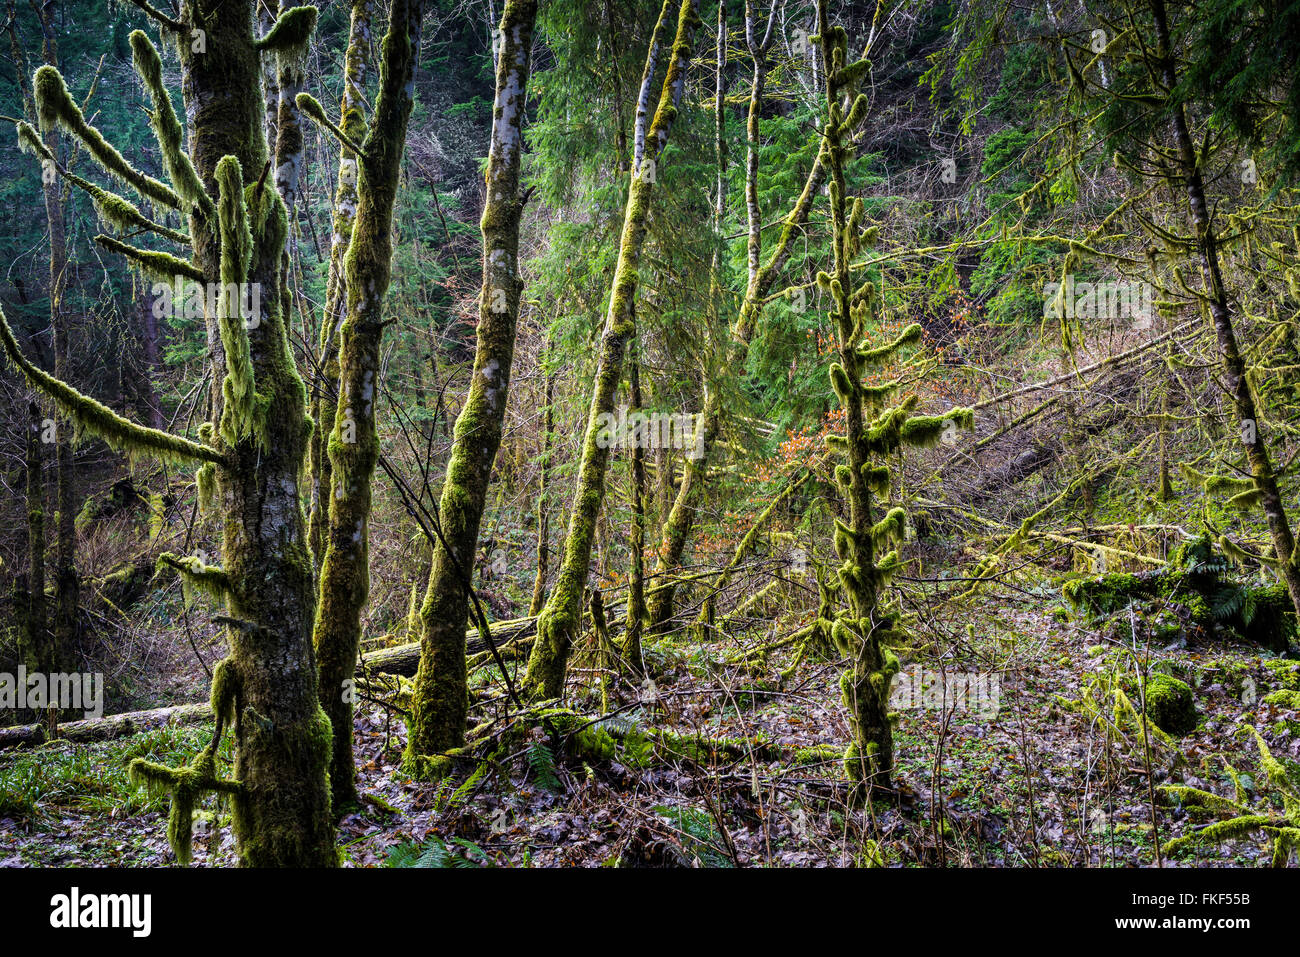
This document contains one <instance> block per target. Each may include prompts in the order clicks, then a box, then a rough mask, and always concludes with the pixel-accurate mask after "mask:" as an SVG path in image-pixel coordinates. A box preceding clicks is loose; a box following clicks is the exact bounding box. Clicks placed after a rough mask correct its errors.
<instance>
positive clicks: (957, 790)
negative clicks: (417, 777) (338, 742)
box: [0, 595, 1300, 867]
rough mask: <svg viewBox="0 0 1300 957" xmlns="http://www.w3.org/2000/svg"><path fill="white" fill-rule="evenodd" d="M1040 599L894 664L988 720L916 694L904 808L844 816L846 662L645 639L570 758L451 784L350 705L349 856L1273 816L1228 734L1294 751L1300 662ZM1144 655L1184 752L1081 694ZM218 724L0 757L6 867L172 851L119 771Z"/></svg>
mask: <svg viewBox="0 0 1300 957" xmlns="http://www.w3.org/2000/svg"><path fill="white" fill-rule="evenodd" d="M1050 601H1051V596H1050V595H1048V596H1047V597H1045V598H1043V599H1041V600H1040V599H1037V598H1035V599H1025V598H1019V599H1001V598H999V599H990V601H989V603H988V604H987V605H984V606H981V607H982V608H983V609H984V610H986V611H987V612H990V613H993V614H989V615H988V617H987V618H984V619H983V620H982V621H981V622H980V623H979V624H978V625H977V626H972V627H969V628H967V627H966V626H965V625H964V624H961V625H960V627H958V625H959V623H958V622H957V621H956V620H955V619H953V620H949V621H947V622H946V627H945V628H944V631H946V632H947V635H948V637H947V638H945V639H944V642H945V647H943V648H939V647H938V646H937V645H931V646H929V647H927V648H923V649H918V650H917V652H915V653H914V654H912V655H907V656H905V657H904V663H905V668H907V667H908V665H909V664H911V663H915V665H916V666H922V667H924V668H925V669H926V670H927V671H929V672H931V673H933V672H934V671H937V670H939V667H940V666H939V662H940V661H941V660H942V661H943V668H944V669H945V671H947V672H949V673H952V674H959V673H970V674H978V675H981V676H982V678H981V683H980V684H979V685H978V688H979V689H980V690H982V691H983V693H984V694H983V697H982V698H981V699H980V701H979V702H978V703H982V704H985V705H987V704H989V702H990V700H991V701H992V703H993V707H989V708H985V709H975V708H973V707H970V706H973V705H974V704H976V703H977V702H976V697H977V696H976V695H974V694H972V695H971V696H969V699H968V701H967V702H966V703H967V705H968V707H967V709H966V710H962V709H961V708H960V707H958V706H957V703H956V702H953V701H950V702H949V707H947V708H944V707H942V706H940V703H939V702H937V701H934V700H930V701H927V700H925V697H924V696H922V695H918V696H917V698H916V700H915V701H914V702H913V704H914V705H920V706H919V707H917V706H913V707H903V708H901V709H900V717H899V723H898V727H897V730H896V732H895V750H896V760H897V770H896V775H895V779H896V783H897V785H898V788H897V794H896V795H894V796H892V797H890V798H889V799H882V800H878V801H876V802H874V803H873V804H872V805H871V806H870V807H867V808H864V809H850V808H849V806H848V804H847V801H846V798H847V789H846V785H845V782H844V775H843V771H842V769H841V767H840V762H839V760H838V758H837V757H836V752H838V751H839V749H841V748H842V747H843V745H844V743H845V742H846V741H847V740H848V735H849V729H848V725H847V721H846V716H845V712H844V709H843V707H842V706H841V704H840V702H839V692H838V679H839V669H838V665H837V663H836V662H833V661H826V660H820V661H818V660H809V661H805V662H804V663H803V664H802V665H800V667H799V668H798V669H797V670H796V671H795V672H794V673H793V677H792V678H791V679H790V680H788V681H785V682H784V683H781V682H780V681H779V680H778V675H779V672H780V670H781V669H782V668H783V667H785V666H786V665H787V664H788V655H789V653H790V651H789V649H788V648H787V649H785V650H783V651H782V652H778V653H776V654H774V655H773V656H772V658H771V660H769V661H767V662H765V663H763V664H761V665H759V666H757V667H755V666H752V665H736V664H729V663H727V661H726V658H727V657H728V656H729V655H730V656H733V657H734V655H735V646H734V645H731V646H729V647H728V648H723V647H722V646H721V645H716V644H709V645H699V644H693V643H689V642H685V641H672V640H664V641H661V642H659V643H657V644H650V645H648V646H647V660H648V661H649V662H650V664H651V666H652V671H653V673H654V674H655V681H654V683H653V685H651V684H649V683H646V684H643V685H642V686H641V687H640V688H632V689H628V690H626V691H625V692H624V693H623V694H624V696H623V697H621V698H620V697H618V694H619V692H618V691H617V690H615V691H614V692H613V697H612V698H611V700H610V703H609V705H608V710H607V711H606V712H602V711H601V708H600V700H599V693H598V691H594V690H590V689H589V690H588V691H586V692H585V703H586V704H587V705H588V707H585V708H584V707H583V704H584V694H579V695H577V696H575V702H576V707H577V708H578V710H580V711H582V712H583V713H584V714H590V715H591V717H592V718H593V719H594V718H597V717H599V716H600V715H601V714H602V713H606V714H607V713H609V712H610V711H614V712H617V717H613V718H607V719H606V720H605V721H604V722H603V723H602V724H600V725H599V727H602V728H610V729H612V730H616V731H618V732H620V735H619V741H618V742H616V744H615V746H614V747H613V750H612V753H611V752H609V751H607V752H605V753H603V754H600V755H599V756H597V755H594V754H592V753H590V752H589V753H588V754H587V756H586V757H583V756H582V755H581V754H576V755H575V754H573V753H571V751H572V749H570V748H567V747H566V744H565V740H560V739H558V738H557V737H555V736H551V735H548V734H547V732H546V731H545V730H544V729H543V728H542V727H541V726H537V727H534V728H531V729H529V730H526V731H525V733H524V734H523V736H522V737H519V736H516V737H515V738H514V739H513V740H512V742H511V744H510V745H509V747H502V748H501V750H500V751H499V752H497V753H496V754H494V755H493V756H492V757H491V758H490V759H487V760H484V761H481V762H478V763H477V764H476V763H474V762H470V763H469V764H468V765H467V766H466V767H465V768H463V769H462V770H461V771H460V772H459V773H458V774H456V775H454V776H452V777H450V778H448V779H446V780H444V781H443V782H441V783H437V784H427V783H418V782H413V781H411V780H409V779H407V778H406V777H405V776H404V775H403V774H402V773H401V771H400V768H399V764H400V759H401V752H402V747H403V745H404V743H405V730H404V727H403V725H402V722H401V720H400V718H399V717H398V716H396V715H392V714H391V713H390V712H389V711H387V710H385V709H383V708H380V707H366V708H361V709H359V711H358V715H357V720H356V749H357V758H358V766H359V775H360V780H359V787H360V790H361V793H362V795H363V799H362V807H361V809H360V810H359V811H356V812H354V813H350V814H348V815H346V816H345V817H344V818H343V819H342V820H341V822H340V825H339V843H340V846H341V848H342V853H343V859H344V862H345V863H346V864H347V865H350V866H359V867H367V866H384V865H390V866H411V865H416V864H419V865H423V866H448V865H451V866H574V865H577V866H608V865H613V864H620V865H622V866H698V865H704V866H719V867H726V866H767V865H770V866H844V865H855V864H856V865H869V864H875V865H881V864H883V865H887V866H918V865H921V866H1076V867H1078V866H1092V867H1096V866H1152V865H1155V864H1156V863H1157V844H1158V843H1163V842H1164V841H1167V840H1169V839H1170V838H1171V837H1175V836H1178V835H1180V834H1184V833H1188V832H1189V829H1191V828H1194V827H1200V826H1201V824H1202V823H1203V819H1201V820H1198V819H1197V817H1196V816H1195V814H1194V813H1192V814H1189V813H1188V812H1187V811H1186V810H1184V809H1182V808H1180V807H1177V806H1176V805H1174V804H1171V802H1170V801H1169V800H1167V799H1165V798H1164V797H1163V796H1162V795H1161V793H1160V792H1159V791H1158V786H1159V785H1162V784H1182V785H1187V786H1190V787H1197V788H1202V789H1206V790H1210V791H1213V792H1216V793H1219V794H1224V795H1227V796H1228V797H1232V781H1231V778H1230V777H1229V775H1228V773H1227V770H1226V769H1227V766H1229V765H1230V766H1231V767H1232V768H1233V769H1235V772H1236V773H1237V775H1238V784H1239V785H1240V786H1241V787H1242V788H1243V789H1244V790H1243V791H1242V792H1241V793H1240V796H1241V798H1242V800H1243V801H1244V802H1245V803H1247V804H1249V805H1250V806H1252V807H1260V806H1263V805H1266V804H1267V803H1268V801H1269V797H1268V795H1267V794H1266V793H1265V794H1261V793H1259V792H1261V791H1266V789H1265V788H1264V787H1263V783H1264V775H1263V774H1258V773H1257V772H1256V771H1255V769H1256V768H1257V766H1258V765H1259V757H1258V752H1257V749H1256V746H1255V744H1254V741H1253V739H1252V738H1251V737H1250V736H1249V735H1248V734H1243V733H1241V731H1240V728H1241V726H1243V725H1249V726H1252V727H1254V728H1256V729H1258V730H1259V731H1260V733H1261V734H1262V735H1263V738H1264V740H1265V741H1267V743H1268V745H1269V747H1270V748H1271V750H1272V752H1273V754H1274V755H1275V756H1277V757H1279V758H1286V759H1290V760H1297V759H1300V713H1297V712H1296V711H1294V710H1287V709H1286V708H1284V707H1281V706H1274V705H1270V704H1267V703H1264V701H1263V699H1264V697H1265V696H1266V695H1267V694H1268V693H1269V692H1270V691H1272V690H1275V689H1279V688H1287V687H1289V688H1293V689H1294V688H1297V687H1300V664H1296V663H1295V662H1293V661H1289V660H1287V659H1279V658H1274V657H1272V656H1270V655H1268V654H1267V653H1261V652H1259V651H1258V649H1252V648H1249V647H1243V646H1241V645H1240V644H1236V645H1230V644H1225V643H1219V642H1215V641H1212V640H1208V639H1203V640H1201V641H1198V642H1195V643H1193V645H1192V647H1190V648H1181V647H1180V648H1171V649H1154V648H1153V649H1151V651H1150V652H1149V656H1148V655H1147V654H1143V655H1140V656H1139V655H1127V654H1126V653H1125V652H1124V651H1122V650H1119V648H1118V645H1115V644H1113V643H1112V644H1102V643H1099V642H1101V639H1100V638H1099V637H1098V629H1097V627H1096V626H1094V625H1086V624H1084V623H1081V622H1079V621H1078V620H1076V619H1072V618H1069V617H1068V616H1067V615H1065V614H1064V613H1063V610H1062V609H1060V608H1059V607H1056V608H1053V609H1049V608H1048V607H1047V606H1048V604H1049V603H1050ZM995 602H996V604H995ZM934 620H936V621H942V620H943V619H942V616H939V617H938V618H936V619H934ZM769 640H770V639H769ZM812 657H815V656H812ZM1135 661H1136V662H1139V664H1137V665H1136V667H1149V668H1151V669H1152V671H1157V670H1164V671H1166V672H1172V673H1175V674H1177V675H1179V676H1180V677H1182V678H1183V679H1184V680H1185V681H1187V683H1188V684H1189V685H1191V686H1192V687H1193V688H1194V693H1195V701H1196V706H1197V709H1198V722H1197V725H1196V727H1195V729H1194V730H1193V731H1191V732H1190V733H1188V734H1185V735H1183V736H1181V737H1178V738H1175V739H1173V742H1174V746H1173V747H1169V746H1166V745H1165V744H1163V743H1161V742H1160V741H1159V740H1156V739H1154V738H1152V737H1151V736H1150V735H1149V734H1148V735H1143V734H1141V733H1140V731H1139V730H1138V729H1137V728H1134V727H1132V726H1128V727H1126V726H1125V725H1124V724H1123V722H1122V721H1121V722H1120V723H1119V724H1118V725H1111V724H1110V721H1109V718H1108V717H1106V716H1104V715H1103V714H1098V713H1095V712H1094V713H1089V712H1088V711H1087V709H1086V708H1082V707H1081V706H1080V704H1079V702H1080V699H1081V698H1082V697H1083V692H1084V689H1085V688H1089V687H1091V688H1093V689H1096V688H1097V687H1099V685H1098V682H1099V681H1100V680H1102V679H1103V678H1104V677H1105V676H1106V675H1108V674H1109V675H1114V674H1116V673H1117V672H1118V671H1122V670H1123V669H1124V668H1125V667H1129V666H1134V665H1133V662H1135ZM1141 662H1145V665H1143V664H1141ZM1011 663H1014V665H1013V664H1011ZM913 673H914V672H913ZM576 674H577V676H578V677H579V678H581V675H582V672H581V669H580V668H579V669H577V670H576ZM971 687H972V689H974V688H975V687H976V686H974V685H972V686H971ZM990 692H991V693H992V695H991V697H990ZM1102 710H1103V712H1105V715H1109V714H1110V712H1109V711H1106V709H1102ZM651 726H653V727H654V728H659V729H664V730H668V731H671V732H674V733H676V734H679V735H696V736H699V737H700V738H702V739H706V740H709V741H714V742H716V741H717V740H718V739H726V742H725V744H724V745H719V746H718V747H717V748H712V749H711V748H707V747H706V748H702V749H701V750H700V753H697V754H696V755H695V759H694V760H687V759H685V758H683V757H681V756H680V755H672V754H669V755H667V756H665V754H664V753H663V751H662V750H661V749H656V748H654V747H652V746H650V745H649V744H648V742H647V738H646V737H644V736H643V735H640V734H637V733H636V729H638V728H641V729H644V728H647V727H651ZM1108 727H1111V728H1113V730H1112V735H1111V736H1112V746H1111V748H1110V749H1109V751H1108V749H1107V746H1106V737H1107V731H1106V729H1107V728H1108ZM208 734H210V732H209V731H206V730H204V729H200V728H168V729H164V730H161V731H153V732H148V733H145V734H140V735H136V736H134V737H132V738H126V739H123V740H120V741H116V742H110V743H106V744H97V745H88V746H75V745H71V744H67V743H54V744H51V745H46V746H44V747H42V748H39V749H36V750H17V751H9V752H0V865H7V866H30V865H129V866H162V865H166V864H168V863H170V862H171V861H172V857H171V854H170V851H169V850H168V848H167V844H166V838H165V831H166V814H167V805H166V799H162V800H158V799H151V798H148V797H147V796H146V795H145V794H144V793H143V792H140V791H137V790H135V789H134V788H132V787H131V785H130V784H129V783H128V781H127V778H126V773H125V765H126V763H127V762H128V761H129V760H130V759H131V758H132V757H136V756H140V755H145V756H150V757H152V758H154V759H155V760H164V761H166V760H171V761H179V760H187V759H188V758H189V757H190V756H192V755H193V753H194V752H195V751H196V750H197V749H198V748H199V747H201V746H202V745H203V743H205V740H206V736H207V735H208ZM1225 748H1227V749H1230V750H1227V751H1225ZM1108 755H1109V758H1108ZM1257 780H1258V781H1259V782H1260V784H1259V785H1258V786H1257V785H1256V781H1257ZM1153 805H1154V806H1155V808H1156V813H1155V822H1154V823H1155V826H1154V828H1153V821H1152V808H1153ZM1267 855H1268V848H1267V842H1266V841H1265V840H1264V839H1262V838H1261V837H1260V836H1259V835H1258V834H1255V835H1251V836H1245V837H1243V838H1240V839H1233V840H1227V841H1224V842H1223V843H1222V844H1206V845H1202V846H1197V847H1195V848H1193V849H1192V851H1191V852H1190V853H1183V854H1181V855H1179V856H1178V858H1177V859H1176V860H1175V861H1170V860H1168V859H1167V858H1163V857H1162V860H1163V862H1164V863H1165V864H1166V865H1169V864H1178V865H1180V866H1189V865H1197V866H1207V865H1211V866H1258V865H1260V864H1261V863H1264V862H1266V861H1267V859H1268V856H1267ZM234 861H235V854H234V846H233V839H232V836H231V834H230V829H229V826H228V817H227V816H226V815H225V814H224V813H223V812H221V811H220V810H217V811H215V812H214V811H213V810H208V811H205V812H198V817H197V819H196V821H195V837H194V863H195V865H197V866H213V865H228V864H232V863H234Z"/></svg>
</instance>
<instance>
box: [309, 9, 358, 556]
mask: <svg viewBox="0 0 1300 957" xmlns="http://www.w3.org/2000/svg"><path fill="white" fill-rule="evenodd" d="M371 4H372V0H353V3H352V21H351V26H350V28H349V30H348V47H347V52H346V53H345V54H344V58H343V100H342V103H341V104H340V105H339V128H340V129H341V130H342V131H343V133H344V134H345V135H346V136H347V137H348V139H349V140H351V141H352V142H353V143H360V142H361V141H362V140H363V139H364V138H365V135H366V117H365V113H364V111H363V109H362V105H363V103H364V102H365V88H366V77H367V74H368V73H369V70H370V44H371V36H370V20H371ZM341 149H342V152H341V153H340V154H339V172H338V186H337V188H336V189H335V193H334V210H333V215H332V225H333V233H332V236H331V238H330V265H329V272H328V273H327V275H326V280H325V314H324V316H322V317H321V328H320V340H319V352H320V367H319V368H318V369H317V370H316V375H315V376H313V377H312V418H313V419H314V420H315V422H316V429H315V431H314V432H313V433H312V439H311V449H310V452H309V453H308V472H309V474H310V475H311V512H310V517H309V533H308V535H309V544H310V546H311V553H312V560H313V562H314V563H315V566H314V567H315V572H316V577H317V578H318V579H319V577H320V566H321V563H322V562H323V561H324V560H325V533H326V530H327V529H328V527H329V498H328V492H329V490H330V488H331V466H330V459H329V452H328V449H327V436H328V431H327V429H328V427H329V426H331V425H332V424H333V422H334V417H335V415H336V413H337V411H338V394H337V391H336V390H337V388H338V381H339V328H340V327H341V326H342V325H343V319H344V314H345V312H346V303H347V277H346V274H345V273H346V270H345V269H344V261H345V259H346V257H347V252H348V246H349V245H351V243H352V228H353V225H354V224H355V222H356V218H357V154H356V153H355V152H353V151H352V150H351V149H349V148H348V146H347V145H343V146H342V147H341ZM322 491H324V492H326V493H327V496H326V497H325V498H322V496H321V492H322Z"/></svg>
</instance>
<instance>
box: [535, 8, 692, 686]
mask: <svg viewBox="0 0 1300 957" xmlns="http://www.w3.org/2000/svg"><path fill="white" fill-rule="evenodd" d="M697 6H698V3H697V0H682V3H681V8H680V10H679V13H678V18H677V34H676V38H675V40H674V41H673V47H672V51H671V57H670V60H669V64H668V69H667V71H666V75H665V77H664V81H663V87H662V90H661V93H660V97H659V106H658V109H657V110H656V111H655V115H654V119H653V121H652V122H650V123H649V127H648V129H647V126H646V120H647V113H646V107H647V105H648V103H649V96H650V89H651V84H652V81H653V78H654V69H655V62H656V59H657V56H658V47H659V38H660V37H661V36H662V35H663V30H664V26H665V24H666V21H667V18H668V15H669V13H670V10H671V0H665V2H664V5H663V9H662V10H661V12H660V14H659V23H658V24H657V25H656V27H655V33H654V37H653V38H652V39H651V43H650V54H649V56H648V57H647V59H646V70H645V73H644V74H643V76H642V82H641V94H640V96H639V98H638V105H637V120H636V130H637V132H636V140H635V143H634V150H635V152H634V157H633V158H634V163H633V168H632V171H631V183H630V187H629V190H628V199H627V208H626V210H625V212H624V217H623V232H622V238H621V240H620V244H619V256H618V264H617V266H616V267H615V271H614V283H613V289H612V290H611V293H610V300H609V311H608V313H607V314H606V317H605V331H604V335H603V337H602V340H601V346H600V354H599V357H598V361H597V367H596V382H595V385H594V388H593V390H592V397H591V407H590V409H589V411H588V414H587V425H586V433H585V438H584V440H583V448H582V460H581V464H580V465H579V467H578V483H577V487H576V489H575V491H574V498H573V509H572V514H571V516H570V519H569V531H568V535H567V537H566V539H565V546H564V561H563V564H562V565H561V567H560V574H559V577H558V579H557V580H556V583H555V588H554V590H553V591H552V592H551V598H550V600H549V601H548V602H547V603H546V608H545V609H543V611H542V614H541V619H540V621H539V623H538V638H537V641H536V642H535V643H534V644H533V652H532V655H531V656H530V657H529V659H528V671H527V673H526V675H525V677H524V686H525V691H526V692H527V693H528V694H529V695H530V696H531V697H534V698H554V697H558V696H559V695H560V693H561V692H562V691H563V688H564V676H565V668H566V665H567V662H568V657H569V648H570V646H571V645H572V642H573V640H574V638H575V637H576V632H577V630H578V627H579V622H580V620H581V617H582V592H583V587H584V585H585V584H586V580H587V573H588V571H589V568H590V564H591V547H592V542H593V540H594V538H595V535H596V520H597V517H598V516H599V514H600V507H601V503H602V501H603V500H604V495H605V473H606V469H607V467H608V465H609V446H608V443H604V442H602V441H601V437H602V428H601V421H602V416H605V415H607V414H612V412H613V408H614V395H615V392H616V391H617V389H618V383H619V379H621V378H622V368H623V354H624V352H625V350H626V348H627V343H628V341H629V340H630V339H631V337H632V335H633V333H634V332H635V318H634V315H635V312H634V309H635V300H636V292H637V286H638V282H639V276H638V268H639V265H640V259H641V247H642V245H643V244H644V241H645V233H646V216H647V214H648V212H649V208H650V196H651V193H652V191H653V188H654V182H655V179H656V178H657V176H656V172H655V165H654V164H656V163H658V162H659V160H660V159H662V154H663V148H664V146H665V145H666V144H667V141H668V134H669V132H670V130H671V129H672V123H673V120H674V119H675V117H676V113H677V104H678V103H679V102H680V99H681V95H682V91H683V88H684V87H685V84H686V68H687V66H688V64H689V62H690V56H691V35H692V34H693V33H694V30H695V26H696V24H697V23H698V22H699V16H698V14H697V11H696V7H697ZM647 154H649V156H648V158H647Z"/></svg>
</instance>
